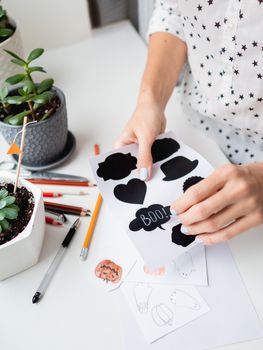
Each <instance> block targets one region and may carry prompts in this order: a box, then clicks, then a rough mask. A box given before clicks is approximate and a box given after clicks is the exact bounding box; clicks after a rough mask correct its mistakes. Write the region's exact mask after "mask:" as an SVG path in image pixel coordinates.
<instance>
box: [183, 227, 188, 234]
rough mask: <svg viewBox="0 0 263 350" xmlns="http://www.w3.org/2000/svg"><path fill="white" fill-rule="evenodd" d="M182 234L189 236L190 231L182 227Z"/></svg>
mask: <svg viewBox="0 0 263 350" xmlns="http://www.w3.org/2000/svg"><path fill="white" fill-rule="evenodd" d="M181 232H182V233H184V234H187V233H188V230H187V228H186V227H185V226H182V227H181Z"/></svg>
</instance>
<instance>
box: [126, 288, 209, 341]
mask: <svg viewBox="0 0 263 350" xmlns="http://www.w3.org/2000/svg"><path fill="white" fill-rule="evenodd" d="M121 291H122V293H123V294H124V296H125V298H126V300H127V302H128V304H129V307H130V309H131V311H132V313H133V315H134V317H135V319H136V321H137V322H138V324H139V326H140V328H141V331H142V333H143V336H144V338H145V340H146V341H147V342H148V343H152V342H154V341H155V340H157V339H159V338H161V337H163V336H164V335H166V334H168V333H170V332H172V331H174V330H175V329H177V328H179V327H182V326H184V325H185V324H187V323H189V322H190V321H193V320H195V319H196V318H198V317H200V316H201V315H203V314H205V313H207V312H208V311H209V307H208V305H207V304H206V302H205V301H204V299H203V298H202V297H201V295H200V294H199V292H198V291H197V289H196V288H195V287H191V286H180V285H176V286H172V285H171V286H168V285H160V284H159V285H157V284H150V283H131V282H125V283H124V284H123V285H122V286H121Z"/></svg>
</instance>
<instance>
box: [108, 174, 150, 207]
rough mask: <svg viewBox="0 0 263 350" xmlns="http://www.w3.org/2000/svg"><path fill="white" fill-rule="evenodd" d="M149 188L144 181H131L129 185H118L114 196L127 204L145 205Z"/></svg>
mask: <svg viewBox="0 0 263 350" xmlns="http://www.w3.org/2000/svg"><path fill="white" fill-rule="evenodd" d="M146 191H147V186H146V183H145V182H144V181H141V180H139V179H131V180H130V181H129V182H128V183H127V185H117V186H116V187H115V188H114V190H113V193H114V196H115V197H116V198H117V199H118V200H120V201H122V202H125V203H131V204H143V202H144V198H145V195H146Z"/></svg>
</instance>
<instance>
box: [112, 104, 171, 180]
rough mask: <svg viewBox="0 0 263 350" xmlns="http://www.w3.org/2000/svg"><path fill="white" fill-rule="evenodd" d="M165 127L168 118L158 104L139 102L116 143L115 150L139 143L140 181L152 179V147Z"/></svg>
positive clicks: (138, 163) (138, 165)
mask: <svg viewBox="0 0 263 350" xmlns="http://www.w3.org/2000/svg"><path fill="white" fill-rule="evenodd" d="M165 127H166V118H165V115H164V112H163V109H162V108H161V106H160V105H159V104H158V103H156V102H155V101H143V102H138V105H137V107H136V109H135V111H134V113H133V115H132V117H131V118H130V120H129V121H128V123H127V125H126V127H125V128H124V130H123V132H122V133H121V135H120V136H119V138H118V139H117V140H116V141H115V143H114V147H115V148H119V147H123V146H125V145H129V144H131V143H138V145H139V152H138V162H137V168H138V170H139V174H140V179H141V180H143V181H145V180H147V179H149V178H150V177H151V169H152V154H151V147H152V144H153V142H154V141H155V139H156V137H157V136H158V135H159V134H161V133H163V132H164V130H165Z"/></svg>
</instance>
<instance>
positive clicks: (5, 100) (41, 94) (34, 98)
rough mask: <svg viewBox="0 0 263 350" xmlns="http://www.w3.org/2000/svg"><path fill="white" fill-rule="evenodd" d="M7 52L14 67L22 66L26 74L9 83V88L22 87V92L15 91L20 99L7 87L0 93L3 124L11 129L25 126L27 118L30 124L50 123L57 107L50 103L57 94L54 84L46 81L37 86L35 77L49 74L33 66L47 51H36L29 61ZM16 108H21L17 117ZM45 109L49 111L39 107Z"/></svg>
mask: <svg viewBox="0 0 263 350" xmlns="http://www.w3.org/2000/svg"><path fill="white" fill-rule="evenodd" d="M4 51H5V52H6V53H7V54H9V55H10V56H11V57H12V59H11V62H12V63H14V64H16V65H19V66H21V68H22V69H23V72H22V73H20V74H16V75H13V76H11V77H9V78H7V79H6V83H8V84H10V85H16V84H20V86H19V88H18V89H17V90H15V92H16V93H18V95H13V93H14V90H13V92H12V91H11V92H10V91H8V88H7V87H3V88H2V89H0V117H1V115H2V116H4V122H5V123H7V124H11V125H22V124H23V119H24V117H25V116H27V117H28V119H29V121H43V120H45V119H47V118H48V117H49V116H50V115H51V114H52V113H53V112H54V111H55V109H56V107H57V104H56V103H50V102H51V101H52V100H54V97H55V96H56V95H55V92H54V91H52V87H53V84H54V80H53V79H45V80H43V81H42V82H41V83H39V84H37V83H35V82H34V80H33V78H32V73H33V72H41V73H46V71H45V70H44V69H43V67H40V66H32V65H31V64H32V62H33V61H34V60H36V59H37V58H38V57H40V56H41V55H42V54H43V53H44V49H41V48H37V49H34V50H33V51H31V52H30V54H29V55H28V57H27V59H23V58H21V57H19V56H18V55H16V54H15V53H14V52H11V51H9V50H4ZM14 105H16V106H18V107H19V105H22V108H20V111H19V113H16V112H17V111H18V108H14ZM43 106H46V107H47V108H44V109H43V108H42V109H41V110H40V107H43ZM21 109H22V111H21ZM14 111H15V113H14Z"/></svg>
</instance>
